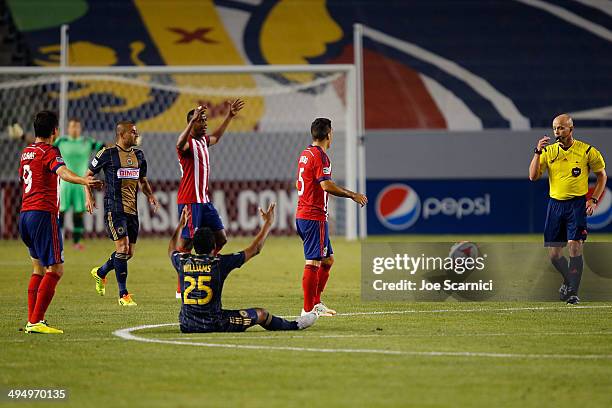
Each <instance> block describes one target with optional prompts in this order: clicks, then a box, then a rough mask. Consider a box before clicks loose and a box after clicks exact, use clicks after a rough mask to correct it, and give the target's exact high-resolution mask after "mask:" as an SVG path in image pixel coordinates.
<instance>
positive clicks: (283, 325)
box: [261, 313, 298, 330]
mask: <svg viewBox="0 0 612 408" xmlns="http://www.w3.org/2000/svg"><path fill="white" fill-rule="evenodd" d="M261 327H263V328H264V329H266V330H297V329H298V325H297V322H290V321H289V320H285V319H282V318H280V317H276V316H272V314H271V313H268V318H267V319H266V321H265V322H263V323H262V324H261Z"/></svg>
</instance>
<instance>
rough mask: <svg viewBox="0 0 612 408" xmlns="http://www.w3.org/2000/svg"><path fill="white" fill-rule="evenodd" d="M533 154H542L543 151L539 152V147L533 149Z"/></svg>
mask: <svg viewBox="0 0 612 408" xmlns="http://www.w3.org/2000/svg"><path fill="white" fill-rule="evenodd" d="M533 152H534V153H535V154H542V151H541V150H538V148H537V147H536V148H535V149H533Z"/></svg>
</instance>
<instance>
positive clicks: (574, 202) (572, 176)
mask: <svg viewBox="0 0 612 408" xmlns="http://www.w3.org/2000/svg"><path fill="white" fill-rule="evenodd" d="M552 127H553V132H554V133H555V138H556V140H557V141H556V143H553V144H551V145H549V141H550V138H549V137H548V136H544V137H543V138H541V139H540V140H539V141H538V144H537V147H536V148H535V151H534V155H533V158H532V159H531V163H530V165H529V179H530V180H531V181H535V180H537V179H539V178H540V176H541V175H542V174H543V173H544V171H546V170H548V182H549V189H550V191H549V195H550V200H549V202H548V210H547V212H546V222H545V223H544V245H545V246H546V247H548V248H549V256H550V261H551V263H552V264H553V265H554V267H555V268H556V269H557V271H559V273H560V274H561V276H563V284H562V285H561V287H560V288H559V297H560V299H561V300H563V301H566V302H567V303H569V304H577V303H578V302H579V301H580V299H579V298H578V288H579V286H580V278H581V277H582V269H583V261H582V246H583V243H584V241H585V240H586V239H587V221H586V216H587V215H591V214H593V210H594V209H595V208H596V207H597V203H598V201H599V199H600V198H601V195H602V193H603V191H604V188H605V186H606V180H607V176H606V170H605V167H606V164H605V162H604V159H603V157H602V156H601V153H599V151H597V149H596V148H594V147H593V146H590V145H588V144H586V143H584V142H582V141H580V140H576V139H574V137H573V133H574V122H573V121H572V118H571V117H570V116H569V115H568V114H562V115H559V116H557V117H556V118H555V119H554V120H553V125H552ZM590 171H592V172H593V173H595V175H596V176H597V184H596V185H595V189H594V190H593V194H592V196H591V198H589V199H588V200H587V198H586V194H587V192H588V190H589V172H590ZM566 245H567V246H569V257H570V258H569V264H568V261H567V259H566V258H565V257H564V256H563V247H565V246H566Z"/></svg>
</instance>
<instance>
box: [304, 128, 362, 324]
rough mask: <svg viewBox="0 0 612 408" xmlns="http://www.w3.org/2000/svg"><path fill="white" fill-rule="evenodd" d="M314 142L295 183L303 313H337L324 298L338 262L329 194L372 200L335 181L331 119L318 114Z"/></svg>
mask: <svg viewBox="0 0 612 408" xmlns="http://www.w3.org/2000/svg"><path fill="white" fill-rule="evenodd" d="M310 133H311V135H312V144H311V145H310V146H308V147H307V148H306V149H304V151H302V153H301V154H300V158H299V160H298V173H297V181H296V183H295V186H296V188H297V190H298V205H297V211H296V214H295V218H296V220H295V223H296V228H297V233H298V235H299V236H300V238H302V241H303V243H304V258H305V259H306V264H305V266H304V275H303V276H302V289H303V291H304V308H303V309H302V315H304V314H306V313H308V312H310V311H312V310H314V311H315V312H317V314H318V315H319V316H333V315H335V314H336V311H335V310H333V309H330V308H328V307H327V306H325V304H324V303H323V302H321V293H322V292H323V290H324V289H325V285H326V284H327V279H328V278H329V270H330V269H331V267H332V265H333V264H334V257H333V253H334V252H333V250H332V246H331V242H330V240H329V228H328V225H327V199H328V194H332V195H335V196H336V197H345V198H350V199H351V200H353V201H355V202H356V203H357V204H359V205H361V206H362V207H363V206H364V205H366V203H367V202H368V199H367V197H366V196H365V195H364V194H360V193H354V192H352V191H350V190H347V189H345V188H342V187H340V186H338V185H336V183H334V182H333V181H332V180H331V178H332V167H331V162H330V160H329V157H328V156H327V153H326V152H327V150H328V149H329V148H330V146H331V144H332V140H333V136H334V132H333V129H332V125H331V120H329V119H327V118H317V119H315V120H314V121H313V122H312V125H311V127H310Z"/></svg>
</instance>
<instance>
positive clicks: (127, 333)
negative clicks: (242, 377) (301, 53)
mask: <svg viewBox="0 0 612 408" xmlns="http://www.w3.org/2000/svg"><path fill="white" fill-rule="evenodd" d="M610 307H612V306H605V305H602V306H578V307H573V308H568V307H565V308H561V307H531V308H530V307H522V308H503V309H465V310H463V311H464V312H487V311H489V312H491V311H508V310H511V311H521V310H560V309H561V310H577V309H596V308H610ZM416 312H436V313H442V312H461V310H444V311H442V310H436V311H417V310H411V311H388V312H356V313H353V314H348V313H345V314H339V316H349V315H353V316H354V315H363V314H371V315H380V314H391V313H393V314H403V313H416ZM177 325H178V323H163V324H151V325H141V326H136V327H128V328H125V329H120V330H116V331H114V332H113V334H114V335H115V336H117V337H120V338H122V339H125V340H134V341H139V342H143V343H157V344H173V345H183V346H197V347H213V348H227V349H243V350H245V349H246V350H274V351H298V352H310V353H349V354H385V355H397V356H422V357H484V358H521V359H533V358H537V359H575V360H602V359H605V360H612V354H516V353H489V352H471V351H455V352H451V351H400V350H381V349H353V348H314V347H289V346H262V345H250V344H226V343H222V344H219V343H204V342H191V341H183V340H169V339H168V340H167V339H153V338H147V337H141V336H137V335H135V334H133V332H136V331H139V330H146V329H155V328H159V327H168V326H177ZM381 337H382V336H381ZM217 339H221V337H217Z"/></svg>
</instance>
